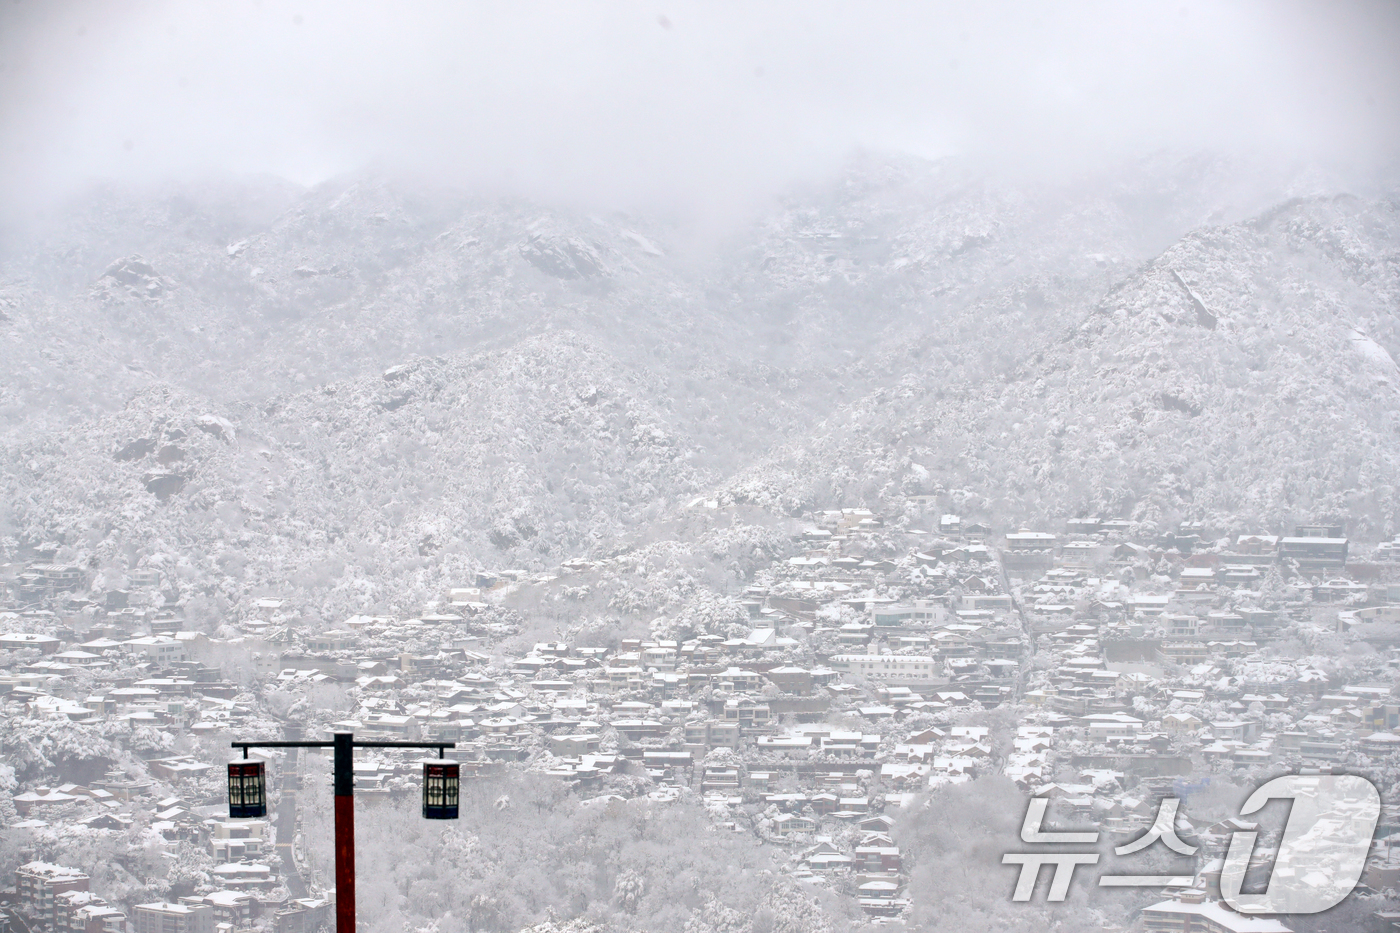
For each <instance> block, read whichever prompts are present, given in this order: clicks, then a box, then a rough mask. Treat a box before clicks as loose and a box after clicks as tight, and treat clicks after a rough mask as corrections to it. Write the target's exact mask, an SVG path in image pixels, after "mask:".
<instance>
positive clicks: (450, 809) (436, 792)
mask: <svg viewBox="0 0 1400 933" xmlns="http://www.w3.org/2000/svg"><path fill="white" fill-rule="evenodd" d="M460 786H461V781H460V775H459V772H458V765H457V762H455V761H442V760H441V759H439V760H436V761H433V760H429V761H425V762H423V819H425V820H455V819H457V793H458V790H459V788H460Z"/></svg>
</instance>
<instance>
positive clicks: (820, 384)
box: [0, 157, 1400, 608]
mask: <svg viewBox="0 0 1400 933" xmlns="http://www.w3.org/2000/svg"><path fill="white" fill-rule="evenodd" d="M1239 174H1240V172H1239V170H1238V169H1236V168H1232V167H1231V166H1229V165H1226V164H1223V163H1220V162H1218V161H1212V160H1204V159H1197V160H1187V161H1184V162H1172V161H1169V160H1166V161H1163V160H1157V161H1153V162H1150V163H1145V164H1141V165H1136V166H1133V167H1131V168H1130V169H1127V170H1125V171H1124V173H1123V174H1122V175H1121V176H1120V177H1114V178H1105V179H1099V180H1096V181H1095V182H1093V183H1084V184H1081V185H1078V186H1076V187H1059V188H1054V189H1048V188H1044V187H1035V186H1018V185H1015V184H1010V183H1002V182H993V181H989V180H988V179H986V178H985V177H983V176H982V175H980V174H977V173H975V172H973V171H971V170H970V169H968V168H967V167H959V166H956V165H951V164H947V165H944V164H938V165H931V164H927V163H921V162H917V161H913V160H892V159H876V158H873V157H871V158H866V159H863V160H860V161H858V162H856V163H853V164H852V165H851V167H850V169H849V171H848V172H847V174H846V175H845V176H844V177H843V178H842V179H840V180H839V181H838V182H836V183H834V184H833V185H832V186H830V187H828V188H824V189H819V190H809V191H802V192H794V193H793V194H791V195H790V196H789V197H788V198H787V199H786V200H785V201H784V202H783V203H782V204H780V205H777V206H776V207H775V208H774V209H773V210H772V211H770V212H768V213H767V214H765V215H763V216H759V217H757V218H755V219H754V221H753V223H752V224H751V225H750V226H748V227H747V228H745V229H744V230H743V231H740V232H737V233H731V234H730V235H728V236H727V238H725V239H722V240H715V239H711V240H706V241H700V240H697V239H696V237H695V236H694V235H693V234H692V233H691V232H688V231H686V230H685V229H684V228H683V227H680V226H677V225H675V224H670V223H667V222H662V221H659V220H655V219H648V218H642V217H635V216H622V215H609V216H590V215H578V214H574V213H570V212H568V211H563V210H555V209H550V208H545V207H541V206H538V205H532V204H525V203H518V202H487V201H482V200H479V199H471V198H466V197H461V196H458V195H453V194H450V193H446V194H444V193H442V192H436V191H426V190H420V189H417V188H414V187H412V186H410V185H405V184H402V183H395V182H391V181H389V180H386V179H382V178H377V177H365V178H360V179H354V180H348V181H345V182H342V183H336V184H330V185H326V186H323V187H320V188H317V189H314V190H310V191H305V192H302V191H297V190H295V189H292V188H290V187H289V186H286V185H281V184H277V183H272V182H254V183H246V184H243V185H242V186H241V187H236V188H228V189H220V190H218V191H215V192H212V193H211V192H189V191H185V192H177V193H171V192H162V193H159V194H152V193H149V192H147V193H141V192H133V191H125V192H106V193H103V194H101V195H100V196H94V197H93V198H92V199H90V200H89V201H86V202H83V203H81V204H78V205H75V206H74V208H73V209H72V211H71V212H70V213H69V214H67V215H64V216H63V217H60V218H59V219H57V220H55V221H54V222H53V224H52V226H51V227H50V228H49V229H48V230H47V231H46V232H44V233H43V234H42V235H40V236H36V237H33V238H31V239H29V240H26V241H23V245H22V247H19V246H12V248H11V249H10V250H9V252H8V254H7V255H6V258H5V262H4V266H3V269H0V314H3V319H0V329H3V331H4V333H5V335H6V338H7V339H6V340H5V341H4V342H3V343H0V348H2V349H0V365H3V366H5V367H6V370H7V373H8V378H7V379H6V380H4V381H3V382H2V383H0V411H3V416H4V424H3V430H4V432H5V433H4V453H3V455H2V456H3V457H4V458H5V459H6V461H7V462H8V463H10V464H11V465H12V466H11V469H9V470H7V471H6V473H5V480H4V482H5V489H4V493H5V500H4V501H5V512H4V516H3V519H4V522H5V527H4V529H3V530H4V533H5V534H6V535H7V536H8V538H9V540H10V541H11V543H12V544H19V543H38V542H40V541H57V542H60V543H62V544H64V545H67V546H68V547H69V548H71V549H72V552H73V556H75V557H77V558H80V559H83V560H90V561H92V566H94V567H101V568H103V572H109V573H112V574H114V575H118V576H119V575H120V574H121V573H122V572H123V571H124V569H132V568H134V567H135V566H136V565H137V564H138V563H143V562H150V561H152V560H156V559H161V560H166V561H173V562H175V563H177V564H179V565H181V566H182V567H183V568H184V569H183V570H182V571H181V572H180V578H181V579H188V580H190V581H191V584H192V585H195V581H198V583H197V585H198V587H199V588H200V589H201V590H202V591H204V592H205V593H206V595H207V596H208V598H210V599H215V598H217V599H219V600H226V601H229V602H236V601H237V600H239V599H240V598H242V597H243V596H245V595H247V594H248V593H249V592H251V591H253V590H259V591H263V592H266V591H269V590H273V589H279V588H281V589H304V590H306V591H307V592H308V593H310V594H314V595H315V596H316V598H317V601H318V602H319V603H321V604H323V605H326V606H334V607H339V608H355V607H359V606H364V605H371V604H374V603H376V602H378V601H382V600H390V601H392V600H398V599H402V598H415V599H416V598H420V597H423V596H425V595H426V594H431V593H434V592H436V591H437V589H438V588H440V587H441V586H443V585H450V584H451V583H452V582H454V581H458V580H462V579H467V578H469V577H470V575H471V574H472V573H474V572H475V571H476V570H479V569H482V568H493V567H494V568H500V567H509V566H520V567H525V568H536V569H540V568H546V567H550V566H554V565H557V563H558V562H559V561H561V560H565V559H567V558H570V557H579V556H585V557H591V558H598V557H606V556H611V555H615V554H618V553H622V552H625V551H626V550H628V549H629V548H633V547H641V546H644V545H645V544H646V543H647V542H648V541H649V540H651V536H650V535H649V532H648V529H650V528H654V527H657V526H658V525H659V524H660V523H666V522H674V521H676V520H677V519H678V517H680V516H683V515H684V514H685V513H686V508H687V505H688V504H689V503H691V502H694V501H695V500H697V499H711V498H712V499H714V500H716V501H717V502H720V503H721V504H729V503H747V504H750V505H756V506H760V507H762V508H764V509H767V510H768V511H769V512H770V513H771V515H772V517H773V519H774V520H777V521H786V520H788V518H789V517H791V516H795V515H797V514H799V513H800V512H801V511H802V510H804V509H809V508H814V507H830V506H839V505H861V504H863V505H870V506H878V507H880V508H881V509H882V511H884V512H885V513H886V514H892V515H896V516H897V515H898V514H900V513H901V512H902V510H903V501H904V497H905V496H907V495H910V494H920V493H921V494H942V495H944V496H945V497H946V498H947V500H948V501H949V502H950V503H956V504H957V505H958V507H959V508H960V509H962V510H963V511H965V512H967V513H968V514H971V515H982V516H984V517H986V518H989V519H993V520H996V521H998V522H1003V523H1026V522H1032V521H1041V520H1046V519H1055V518H1063V517H1065V516H1069V515H1074V514H1081V513H1100V514H1104V515H1111V516H1130V517H1134V518H1138V519H1143V520H1154V521H1158V522H1160V523H1163V524H1165V523H1168V522H1170V521H1172V520H1177V519H1186V518H1210V519H1214V520H1218V521H1220V522H1223V523H1225V524H1227V525H1230V526H1238V527H1239V528H1241V529H1255V528H1269V529H1278V528H1282V527H1284V526H1285V523H1286V522H1288V521H1290V520H1299V519H1303V520H1307V519H1314V518H1319V519H1320V518H1322V517H1339V518H1344V519H1346V520H1348V521H1349V522H1350V525H1351V531H1352V533H1353V534H1354V535H1356V536H1358V537H1361V538H1368V537H1379V536H1380V535H1381V534H1390V533H1392V532H1393V531H1394V528H1393V527H1392V526H1393V524H1394V522H1395V520H1396V519H1397V518H1398V517H1400V515H1398V514H1397V512H1398V511H1400V498H1397V491H1396V490H1397V484H1400V475H1397V471H1400V457H1398V456H1397V450H1400V444H1397V440H1400V436H1398V435H1397V431H1400V416H1397V406H1396V401H1397V398H1396V393H1397V391H1400V374H1397V373H1396V367H1395V362H1394V361H1395V359H1396V358H1397V357H1400V318H1397V310H1400V246H1397V243H1400V215H1397V210H1400V208H1397V204H1396V202H1395V201H1393V200H1392V201H1363V200H1359V199H1356V198H1352V197H1345V196H1342V197H1330V196H1328V197H1322V196H1319V197H1311V198H1304V199H1294V200H1289V201H1284V202H1281V203H1278V204H1276V205H1274V206H1272V207H1269V208H1267V209H1261V205H1260V202H1259V201H1258V199H1257V196H1250V197H1242V196H1240V195H1239V193H1238V192H1239V191H1240V190H1242V189H1240V188H1239V187H1238V186H1237V185H1236V184H1235V182H1237V181H1238V179H1239ZM161 555H164V557H162V556H161ZM211 581H217V582H211Z"/></svg>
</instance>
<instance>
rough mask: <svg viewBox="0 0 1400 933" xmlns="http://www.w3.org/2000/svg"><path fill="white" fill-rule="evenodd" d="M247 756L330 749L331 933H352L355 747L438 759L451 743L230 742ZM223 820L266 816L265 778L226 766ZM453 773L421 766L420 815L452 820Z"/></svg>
mask: <svg viewBox="0 0 1400 933" xmlns="http://www.w3.org/2000/svg"><path fill="white" fill-rule="evenodd" d="M233 747H234V748H241V749H243V757H244V758H245V759H246V758H247V757H248V749H250V748H331V749H334V750H335V931H336V933H355V806H354V804H355V796H354V794H355V758H354V750H355V749H357V748H436V749H437V750H438V758H439V759H443V758H444V757H445V756H444V752H445V750H446V749H449V748H456V747H457V743H455V742H356V741H355V736H354V734H353V733H350V732H337V733H335V736H334V738H333V739H332V740H331V741H329V742H234V743H233ZM228 781H229V817H230V818H234V817H252V816H266V815H267V785H266V777H265V775H264V772H263V769H262V768H261V767H253V766H251V763H248V762H244V763H239V762H231V763H230V764H229V766H228ZM457 796H458V773H457V766H456V764H455V763H452V764H447V763H446V762H444V763H443V764H427V765H425V766H424V769H423V816H424V817H425V818H426V819H430V820H455V819H456V818H457Z"/></svg>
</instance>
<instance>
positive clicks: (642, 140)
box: [0, 0, 1400, 206]
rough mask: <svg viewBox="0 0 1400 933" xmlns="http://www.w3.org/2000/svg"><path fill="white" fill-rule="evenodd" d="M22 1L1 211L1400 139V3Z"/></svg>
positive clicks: (640, 189)
mask: <svg viewBox="0 0 1400 933" xmlns="http://www.w3.org/2000/svg"><path fill="white" fill-rule="evenodd" d="M0 2H3V4H4V5H3V7H2V8H0V9H2V10H3V12H0V67H3V70H0V139H3V141H4V145H3V147H2V151H0V176H2V177H0V206H3V205H4V204H9V205H11V206H18V204H20V203H25V202H27V203H37V202H42V201H44V200H46V199H48V198H49V197H52V196H53V195H55V194H58V193H62V192H65V191H68V190H71V189H72V187H73V186H74V185H77V184H81V183H84V182H86V181H87V180H89V179H92V178H97V177H119V178H136V179H142V180H149V179H153V178H156V179H158V178H162V177H166V176H176V177H189V176H197V175H198V174H199V173H201V172H205V171H209V170H221V171H222V170H231V171H234V172H270V173H275V174H278V175H282V176H286V177H289V178H292V179H295V180H297V181H301V182H314V181H318V180H321V179H324V178H327V177H330V176H333V175H335V174H337V173H342V172H346V171H352V170H355V169H357V168H359V167H362V166H364V165H367V164H379V165H384V166H389V167H391V168H404V169H413V170H419V171H427V172H430V173H432V175H433V176H434V177H437V178H440V179H442V180H445V181H448V182H452V183H454V184H461V185H466V186H474V187H483V188H487V189H490V190H503V191H509V192H512V193H522V194H526V195H530V196H535V197H541V198H545V199H559V198H567V199H575V200H577V199H582V200H587V201H591V202H597V203H604V204H617V205H618V206H637V205H639V204H645V203H649V202H659V203H665V204H681V205H685V204H688V203H695V202H703V201H705V200H706V199H710V198H719V197H728V196H732V195H733V194H734V193H735V192H741V193H754V192H764V191H770V190H774V189H776V188H779V187H782V186H784V185H785V184H787V183H789V182H791V181H793V180H800V179H803V178H808V177H812V176H814V175H819V174H821V173H824V172H826V171H829V170H830V169H831V167H832V166H834V165H835V164H837V163H839V162H840V160H842V159H843V158H844V157H846V156H847V155H848V154H849V153H850V152H851V151H852V150H853V149H854V148H856V147H866V148H874V149H894V150H905V151H909V152H913V153H917V154H921V155H928V156H937V155H942V154H948V153H962V154H968V155H974V156H976V157H977V158H979V159H987V160H990V161H993V162H996V163H999V164H1001V165H1003V166H1006V167H1009V168H1014V169H1020V170H1036V171H1048V172H1051V173H1061V172H1066V171H1080V170H1086V169H1092V168H1093V167H1094V166H1096V165H1098V164H1101V163H1103V162H1104V161H1105V160H1109V161H1111V160H1114V159H1118V158H1121V157H1124V156H1131V155H1134V154H1137V153H1145V152H1151V151H1156V150H1159V149H1161V148H1163V147H1169V148H1172V149H1177V150H1184V151H1190V150H1195V149H1203V148H1208V149H1216V150H1222V151H1225V152H1230V153H1237V154H1245V155H1252V154H1265V155H1272V156H1277V155H1279V154H1285V155H1288V156H1297V157H1299V158H1306V159H1315V160H1319V161H1322V162H1325V163H1328V164H1331V165H1333V166H1334V167H1339V168H1340V169H1342V170H1343V171H1345V172H1364V171H1367V170H1369V169H1371V168H1373V167H1374V166H1375V165H1376V164H1377V163H1378V162H1387V161H1390V160H1393V159H1394V157H1395V153H1396V152H1397V148H1400V145H1398V143H1400V119H1397V114H1400V54H1397V53H1400V3H1395V2H1377V3H1355V4H1345V3H1338V2H1328V3H1317V4H1299V3H1283V2H1268V3H1225V4H1221V3H1209V4H1206V3H1199V2H1194V0H1191V2H1174V3H1158V4H1147V3H1127V2H1114V3H1082V4H1075V5H1069V4H1063V3H1005V4H987V3H979V4H972V3H966V4H939V3H912V4H896V3H857V2H851V3H845V4H830V3H819V2H801V3H764V4H749V3H723V2H713V0H712V2H707V3H704V4H691V3H626V2H605V3H604V2H600V3H592V2H584V0H571V2H567V3H555V4H542V3H541V4H532V3H521V2H502V3H492V2H466V0H462V2H454V3H430V2H422V3H407V2H387V0H386V2H382V3H361V2H354V0H337V2H329V3H319V2H298V3H283V2H272V0H265V2H262V3H256V2H239V3H219V2H197V3H192V2H188V0H184V2H164V3H162V2H148V3H136V2H133V3H121V2H104V3H65V2H60V0H46V2H38V0H18V2H16V0H0Z"/></svg>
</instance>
